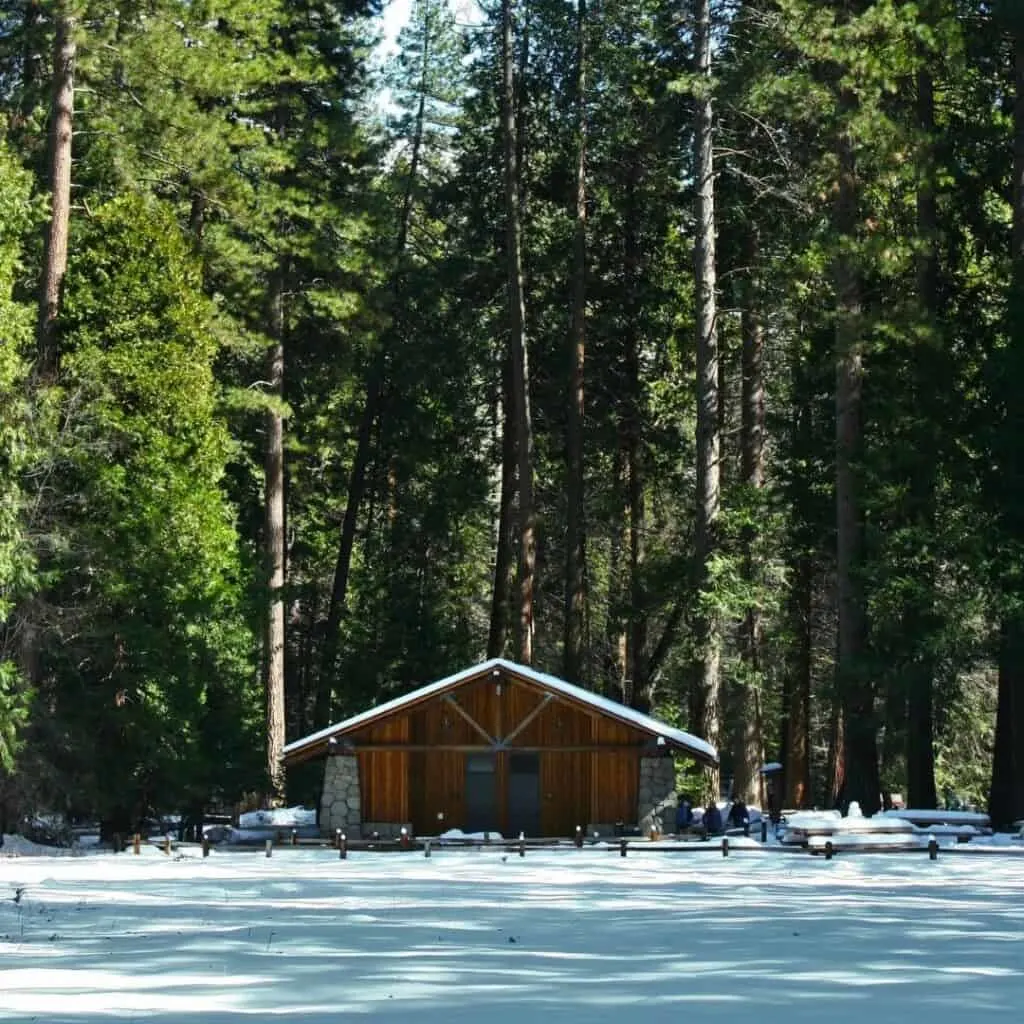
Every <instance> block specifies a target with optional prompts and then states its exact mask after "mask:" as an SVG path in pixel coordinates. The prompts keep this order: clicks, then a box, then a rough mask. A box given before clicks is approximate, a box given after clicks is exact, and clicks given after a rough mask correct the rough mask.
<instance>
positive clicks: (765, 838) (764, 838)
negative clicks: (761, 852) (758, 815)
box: [761, 818, 768, 843]
mask: <svg viewBox="0 0 1024 1024" xmlns="http://www.w3.org/2000/svg"><path fill="white" fill-rule="evenodd" d="M761 842H762V843H767V842H768V822H767V821H765V819H764V818H762V819H761Z"/></svg>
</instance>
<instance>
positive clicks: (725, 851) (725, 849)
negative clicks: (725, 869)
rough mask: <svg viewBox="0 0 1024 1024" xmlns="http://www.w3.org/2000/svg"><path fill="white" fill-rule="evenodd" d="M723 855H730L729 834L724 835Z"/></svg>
mask: <svg viewBox="0 0 1024 1024" xmlns="http://www.w3.org/2000/svg"><path fill="white" fill-rule="evenodd" d="M722 856H723V857H728V856H729V837H728V836H722Z"/></svg>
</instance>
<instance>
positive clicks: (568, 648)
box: [563, 0, 587, 682]
mask: <svg viewBox="0 0 1024 1024" xmlns="http://www.w3.org/2000/svg"><path fill="white" fill-rule="evenodd" d="M586 30H587V4H586V0H577V6H576V224H575V233H574V238H573V267H572V329H571V334H570V343H569V352H570V362H569V410H568V429H567V437H566V454H567V462H568V465H567V467H566V470H567V472H566V478H567V481H566V482H567V486H566V538H565V551H566V562H565V642H564V658H563V665H564V674H565V678H566V679H568V680H570V681H572V682H581V681H582V679H583V648H584V644H583V636H584V628H585V624H586V617H587V616H586V611H587V609H586V606H587V590H586V524H585V521H584V509H583V492H584V473H583V416H584V366H585V360H586V303H587V106H586V61H587V45H586Z"/></svg>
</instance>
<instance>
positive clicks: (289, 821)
mask: <svg viewBox="0 0 1024 1024" xmlns="http://www.w3.org/2000/svg"><path fill="white" fill-rule="evenodd" d="M315 824H316V811H315V810H314V809H313V808H312V807H276V808H274V809H273V810H269V811H247V812H246V813H245V814H240V815H239V816H238V827H239V828H241V829H247V828H298V827H299V826H300V825H315Z"/></svg>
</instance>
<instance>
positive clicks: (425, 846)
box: [423, 839, 430, 857]
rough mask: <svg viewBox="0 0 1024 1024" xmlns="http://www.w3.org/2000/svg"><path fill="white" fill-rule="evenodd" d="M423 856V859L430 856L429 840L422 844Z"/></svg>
mask: <svg viewBox="0 0 1024 1024" xmlns="http://www.w3.org/2000/svg"><path fill="white" fill-rule="evenodd" d="M423 856H424V857H429V856H430V840H429V839H427V840H425V841H424V843H423Z"/></svg>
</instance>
